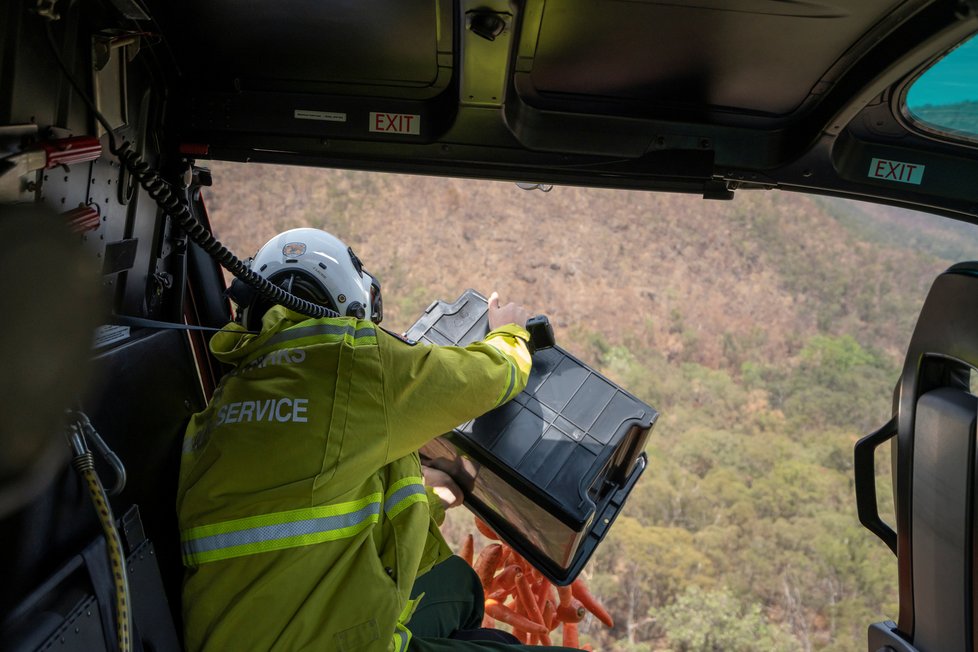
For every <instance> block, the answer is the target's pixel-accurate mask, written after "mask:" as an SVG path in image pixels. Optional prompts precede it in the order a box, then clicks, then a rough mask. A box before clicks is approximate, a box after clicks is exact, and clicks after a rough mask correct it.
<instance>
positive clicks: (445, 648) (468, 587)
mask: <svg viewBox="0 0 978 652" xmlns="http://www.w3.org/2000/svg"><path fill="white" fill-rule="evenodd" d="M421 593H424V599H423V600H422V601H421V604H420V606H418V608H417V610H416V611H415V612H414V615H413V616H412V617H411V622H409V623H408V628H409V629H410V630H411V634H412V638H411V645H410V647H409V648H408V649H409V650H410V651H411V652H449V651H452V652H456V651H458V652H493V651H498V652H516V651H517V650H527V651H528V652H546V651H547V650H552V651H554V652H558V651H561V650H563V651H567V650H571V649H573V648H566V647H540V646H533V647H530V646H526V645H520V644H519V642H518V641H517V640H516V638H514V637H513V636H511V635H509V634H508V633H506V632H503V631H501V630H494V629H489V630H486V629H481V627H482V616H483V613H484V605H485V597H484V596H483V594H482V585H481V584H480V583H479V577H478V575H476V574H475V571H473V570H472V568H471V567H470V566H469V565H468V564H466V563H465V562H464V561H463V560H462V558H461V557H457V556H453V557H449V558H448V559H446V560H445V561H443V562H442V563H440V564H438V565H437V566H435V567H434V568H432V569H431V570H430V571H428V572H427V573H425V574H424V575H422V576H421V577H419V578H418V580H417V581H416V582H415V583H414V589H413V591H412V592H411V597H412V598H416V597H417V596H418V595H420V594H421Z"/></svg>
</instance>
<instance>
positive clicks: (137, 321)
mask: <svg viewBox="0 0 978 652" xmlns="http://www.w3.org/2000/svg"><path fill="white" fill-rule="evenodd" d="M112 321H113V322H114V323H116V324H118V325H119V326H136V327H137V328H156V329H160V330H174V331H205V332H207V333H240V334H241V335H259V332H258V331H246V330H243V329H238V328H235V329H230V328H211V327H210V326H193V325H191V324H178V323H175V322H169V321H157V320H155V319H145V318H143V317H130V316H128V315H112Z"/></svg>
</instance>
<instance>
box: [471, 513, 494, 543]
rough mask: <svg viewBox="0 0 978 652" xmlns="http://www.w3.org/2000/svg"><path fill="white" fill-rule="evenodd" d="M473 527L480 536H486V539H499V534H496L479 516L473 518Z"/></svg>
mask: <svg viewBox="0 0 978 652" xmlns="http://www.w3.org/2000/svg"><path fill="white" fill-rule="evenodd" d="M475 529H477V530H478V531H479V532H481V533H482V536H484V537H486V538H487V539H491V540H492V541H499V535H498V534H496V532H495V531H494V530H493V529H492V528H491V527H489V526H488V525H486V522H485V521H483V520H482V519H481V518H479V517H476V519H475Z"/></svg>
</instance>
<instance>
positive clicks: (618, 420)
mask: <svg viewBox="0 0 978 652" xmlns="http://www.w3.org/2000/svg"><path fill="white" fill-rule="evenodd" d="M487 315H488V307H487V301H486V298H485V297H483V296H482V295H480V294H479V293H478V292H475V291H474V290H467V291H466V292H465V293H464V294H463V295H462V296H461V297H459V299H458V300H457V301H455V302H454V303H445V302H443V301H436V302H435V303H433V304H431V305H430V306H428V309H427V310H426V311H425V314H424V315H422V316H421V318H420V319H418V321H417V322H415V324H414V325H413V326H412V327H411V328H410V329H409V330H408V332H407V333H406V335H407V337H409V338H411V339H414V340H418V341H419V342H426V343H431V344H442V345H460V346H465V345H467V344H471V343H472V342H476V341H479V340H481V339H482V338H483V337H484V336H485V335H486V333H487V332H488V328H489V325H488V316H487ZM656 418H658V412H657V411H656V410H655V408H653V407H651V406H649V405H646V404H645V403H643V402H641V401H639V400H638V399H637V398H635V397H634V396H632V395H631V394H629V393H627V392H625V391H624V390H622V389H621V388H620V387H618V386H617V385H615V384H614V383H612V382H611V381H610V380H608V379H607V378H605V377H604V376H602V375H601V374H599V373H597V372H596V371H594V370H593V369H591V368H590V367H588V366H587V365H586V364H584V363H583V362H581V361H580V360H578V359H577V358H575V357H574V356H572V355H570V354H569V353H567V351H565V350H564V349H562V348H561V347H559V346H554V347H553V348H549V349H544V350H540V351H536V352H535V353H534V354H533V370H532V371H531V372H530V379H529V382H528V383H527V387H526V389H525V390H524V391H523V392H521V393H520V394H519V395H517V396H516V397H515V398H514V399H513V400H512V401H510V402H509V403H507V404H505V405H502V406H500V407H498V408H496V409H495V410H493V411H492V412H489V413H487V414H485V415H483V416H481V417H479V418H478V419H475V420H474V421H470V422H468V423H466V424H463V425H461V426H459V427H458V428H456V429H455V430H454V431H453V432H450V433H447V434H445V435H443V436H442V437H440V438H438V439H436V440H434V441H432V442H430V443H429V444H427V445H426V446H425V447H424V448H422V449H421V455H422V457H423V458H427V459H428V460H435V462H434V464H436V465H437V466H438V467H439V468H442V469H444V470H446V471H447V472H449V473H450V474H451V475H452V476H453V477H454V479H455V481H456V482H457V483H458V484H459V486H460V487H461V488H462V489H463V491H464V492H465V505H466V506H467V507H468V508H469V509H470V510H472V511H473V512H474V513H475V514H476V515H477V516H479V517H480V518H482V519H483V520H485V521H486V522H487V523H488V524H489V525H490V526H491V527H492V528H493V529H494V530H496V531H497V532H498V533H499V534H500V536H501V537H502V538H503V540H505V541H506V542H507V543H508V544H510V545H511V546H512V547H513V548H514V549H515V550H516V551H517V552H519V553H520V554H521V555H522V556H523V557H525V558H526V559H527V560H528V561H529V562H530V563H532V564H533V565H534V566H535V567H536V568H537V569H538V570H540V572H542V573H543V574H544V575H546V576H547V577H548V578H549V579H550V580H551V581H553V582H555V583H557V584H562V585H563V584H568V583H570V582H572V581H573V580H574V578H575V577H577V575H578V573H580V571H581V569H582V568H583V567H584V565H585V564H586V563H587V561H588V559H589V558H590V557H591V555H592V554H593V553H594V550H595V548H597V545H598V543H599V542H600V541H601V539H603V538H604V535H605V534H606V533H607V531H608V528H609V527H610V526H611V524H612V522H613V521H614V520H615V518H616V517H617V516H618V513H619V511H620V510H621V507H622V505H623V504H624V502H625V499H626V498H627V497H628V494H629V493H630V492H631V490H632V488H633V487H634V486H635V482H636V481H637V480H638V478H639V476H640V475H641V474H642V472H643V471H644V470H645V467H646V465H647V458H646V456H645V453H644V449H645V443H646V441H647V439H648V435H649V432H650V430H651V429H652V426H653V425H654V424H655V421H656Z"/></svg>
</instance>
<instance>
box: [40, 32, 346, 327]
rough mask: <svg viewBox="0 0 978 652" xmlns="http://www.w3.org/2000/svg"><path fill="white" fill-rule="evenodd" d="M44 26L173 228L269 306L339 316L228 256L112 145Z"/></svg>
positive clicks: (165, 187)
mask: <svg viewBox="0 0 978 652" xmlns="http://www.w3.org/2000/svg"><path fill="white" fill-rule="evenodd" d="M45 27H46V32H47V41H48V45H49V46H50V48H51V53H52V54H53V55H54V58H55V60H56V61H57V62H58V65H59V66H60V67H61V71H62V72H63V73H64V75H65V77H66V78H67V80H68V82H69V83H70V84H71V85H72V87H73V88H74V89H75V91H76V92H77V93H78V95H79V96H81V98H82V101H84V102H85V104H86V105H87V106H88V108H89V110H90V111H91V112H92V114H93V115H94V116H95V119H96V120H98V121H99V124H101V125H102V127H103V128H104V129H105V132H106V133H107V134H108V137H109V151H110V152H112V153H113V154H114V155H115V156H117V157H118V158H119V161H120V162H121V163H122V165H123V166H124V167H125V168H126V170H128V171H129V174H131V175H132V176H134V177H135V178H136V180H137V181H138V182H139V185H140V186H142V187H143V189H144V190H145V191H146V192H147V193H148V194H149V196H150V197H151V198H152V199H153V201H155V202H156V203H157V205H159V207H160V208H161V209H162V210H163V213H164V214H165V215H166V216H168V217H170V218H171V219H173V220H174V221H175V222H176V223H177V225H179V227H180V228H181V229H183V231H184V232H185V233H186V234H187V236H188V237H189V238H190V239H191V240H192V241H193V242H194V243H196V244H197V246H199V247H200V248H201V249H203V250H204V251H205V252H207V254H208V255H209V256H210V257H211V258H213V259H214V260H216V261H217V262H218V263H219V264H220V265H221V266H222V267H223V268H224V269H226V270H228V271H229V272H231V274H233V275H234V277H235V278H239V279H241V280H242V281H243V282H245V283H247V284H248V285H250V286H251V287H253V288H255V290H257V291H258V293H259V294H261V295H262V296H264V297H265V298H266V299H268V300H270V301H272V302H273V305H275V304H279V305H283V306H285V307H286V308H288V309H289V310H294V311H296V312H298V313H301V314H303V315H306V316H308V317H312V318H313V319H319V318H322V317H339V316H340V314H339V313H338V312H336V311H334V310H330V309H329V308H326V307H325V306H321V305H319V304H317V303H313V302H311V301H307V300H305V299H302V298H301V297H297V296H295V295H294V294H291V293H289V292H286V291H285V290H284V289H283V288H280V287H279V286H277V285H275V284H274V283H271V282H270V281H269V280H268V279H266V278H265V277H263V276H261V275H260V274H258V273H257V272H255V271H254V270H252V269H250V268H249V267H248V265H247V264H245V263H244V262H243V261H242V260H241V259H240V258H238V257H237V256H235V255H234V254H233V253H231V252H230V251H229V250H228V248H227V247H225V246H224V245H223V244H221V242H220V241H219V240H218V239H217V238H215V237H214V235H213V234H212V233H211V232H210V231H208V230H207V227H205V226H204V225H203V224H201V223H200V221H199V220H198V219H197V218H196V217H194V214H193V212H192V211H191V210H190V207H189V206H187V204H186V202H185V201H183V200H182V199H181V198H180V197H179V196H178V195H177V194H176V193H174V192H173V190H171V189H170V186H169V184H167V183H166V181H164V180H163V178H162V177H160V175H159V173H157V172H156V171H155V170H153V169H151V168H150V166H149V164H148V163H146V162H145V161H143V160H142V159H141V158H140V156H139V154H137V153H136V151H135V150H133V148H132V145H131V144H130V143H129V142H128V141H123V143H122V145H119V144H118V143H117V142H116V139H115V133H114V132H113V130H112V125H110V124H109V121H108V120H106V119H105V116H104V115H102V113H101V112H100V111H99V110H98V107H97V106H95V103H94V102H93V101H92V100H91V98H90V97H89V96H88V94H87V93H86V92H85V90H84V89H83V88H82V87H81V85H80V84H79V83H78V81H77V80H76V79H75V78H74V76H73V75H72V74H71V71H70V70H68V66H67V65H66V64H65V62H64V59H62V58H61V54H60V52H58V46H57V44H56V43H55V42H54V35H53V34H52V33H51V23H50V21H48V23H47V24H46V25H45Z"/></svg>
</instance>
